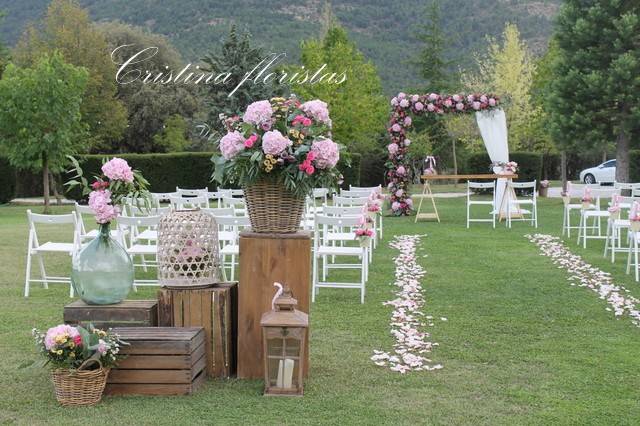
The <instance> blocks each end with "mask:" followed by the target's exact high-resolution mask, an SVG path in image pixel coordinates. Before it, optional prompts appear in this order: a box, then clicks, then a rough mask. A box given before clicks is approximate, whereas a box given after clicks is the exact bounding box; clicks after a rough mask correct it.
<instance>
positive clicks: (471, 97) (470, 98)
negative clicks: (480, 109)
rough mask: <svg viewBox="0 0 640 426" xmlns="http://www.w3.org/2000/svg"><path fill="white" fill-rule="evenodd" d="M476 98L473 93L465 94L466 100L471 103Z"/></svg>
mask: <svg viewBox="0 0 640 426" xmlns="http://www.w3.org/2000/svg"><path fill="white" fill-rule="evenodd" d="M475 100H476V97H475V96H473V95H469V96H467V102H469V103H472V102H474V101H475Z"/></svg>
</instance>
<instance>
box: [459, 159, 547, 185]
mask: <svg viewBox="0 0 640 426" xmlns="http://www.w3.org/2000/svg"><path fill="white" fill-rule="evenodd" d="M509 160H511V161H515V162H516V163H518V179H517V180H519V181H532V180H534V179H536V180H537V181H538V182H540V180H541V178H542V154H539V153H536V152H512V153H511V154H509ZM490 167H491V160H490V159H489V155H488V154H486V153H474V154H471V155H469V158H468V159H467V166H466V168H467V170H466V173H469V174H475V173H492V172H491V170H490Z"/></svg>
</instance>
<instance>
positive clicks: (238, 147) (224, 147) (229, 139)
mask: <svg viewBox="0 0 640 426" xmlns="http://www.w3.org/2000/svg"><path fill="white" fill-rule="evenodd" d="M243 149H244V136H242V133H240V132H239V131H237V130H235V131H233V132H229V133H227V134H226V135H224V136H223V137H222V139H220V152H222V156H223V157H224V158H226V159H227V160H230V159H232V158H233V157H235V156H236V155H238V153H239V152H240V151H242V150H243Z"/></svg>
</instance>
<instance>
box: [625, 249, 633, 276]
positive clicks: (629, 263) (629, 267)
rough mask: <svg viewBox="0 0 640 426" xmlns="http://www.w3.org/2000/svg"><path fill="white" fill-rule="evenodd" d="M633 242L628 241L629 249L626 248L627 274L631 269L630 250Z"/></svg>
mask: <svg viewBox="0 0 640 426" xmlns="http://www.w3.org/2000/svg"><path fill="white" fill-rule="evenodd" d="M632 247H633V244H632V242H629V250H627V269H626V274H627V275H629V272H630V271H631V250H632Z"/></svg>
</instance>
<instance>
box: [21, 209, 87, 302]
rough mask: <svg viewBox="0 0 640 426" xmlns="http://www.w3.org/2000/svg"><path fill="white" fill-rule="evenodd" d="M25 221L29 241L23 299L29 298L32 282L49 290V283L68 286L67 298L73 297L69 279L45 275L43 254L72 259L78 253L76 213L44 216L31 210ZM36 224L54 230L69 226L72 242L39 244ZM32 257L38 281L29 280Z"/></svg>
mask: <svg viewBox="0 0 640 426" xmlns="http://www.w3.org/2000/svg"><path fill="white" fill-rule="evenodd" d="M27 219H28V221H29V240H28V243H27V268H26V273H25V281H24V297H29V289H30V285H31V283H32V282H34V283H42V285H43V287H44V288H49V283H62V284H69V296H70V297H73V294H74V292H73V286H72V285H71V277H59V276H49V275H47V272H46V270H45V267H44V258H43V254H44V253H64V254H67V255H69V256H71V257H73V256H75V255H76V253H78V251H79V250H80V233H79V228H78V220H77V218H76V213H75V212H71V213H69V214H58V215H44V214H36V213H32V212H31V210H27ZM36 224H38V225H43V226H44V225H52V226H54V227H55V228H59V227H60V226H61V225H71V228H72V229H71V232H72V235H73V238H72V242H70V243H69V242H54V241H47V242H45V243H43V244H40V241H39V240H38V232H37V229H36ZM33 256H35V257H36V259H37V261H38V266H39V268H40V277H41V278H40V279H35V278H31V261H32V257H33ZM69 266H71V262H69Z"/></svg>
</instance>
